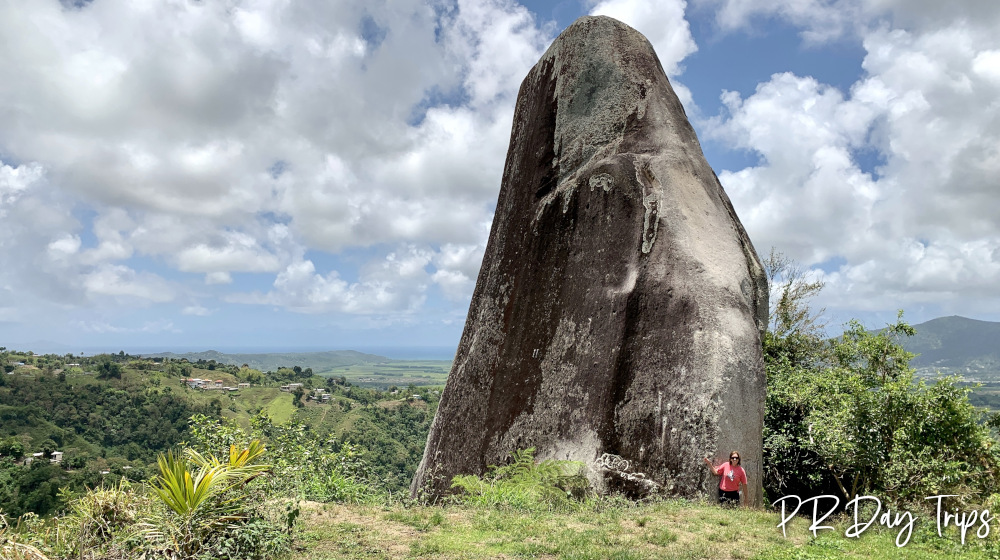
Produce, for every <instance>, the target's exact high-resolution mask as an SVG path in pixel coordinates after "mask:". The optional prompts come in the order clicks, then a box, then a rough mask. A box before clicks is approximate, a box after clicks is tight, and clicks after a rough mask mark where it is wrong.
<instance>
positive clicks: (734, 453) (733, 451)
mask: <svg viewBox="0 0 1000 560" xmlns="http://www.w3.org/2000/svg"><path fill="white" fill-rule="evenodd" d="M733 455H736V464H738V465H742V464H743V456H742V455H740V452H739V451H736V450H735V449H734V450H732V451H730V452H729V456H730V457H732V456H733ZM726 460H728V458H727V459H726Z"/></svg>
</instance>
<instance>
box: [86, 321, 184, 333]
mask: <svg viewBox="0 0 1000 560" xmlns="http://www.w3.org/2000/svg"><path fill="white" fill-rule="evenodd" d="M78 325H79V326H80V328H82V329H83V330H85V331H87V332H92V333H99V334H104V333H111V334H124V333H151V334H157V333H165V332H167V333H179V332H182V331H181V329H178V328H177V327H175V326H174V324H173V322H171V321H167V320H164V319H161V320H157V321H147V322H145V323H143V324H142V325H140V326H138V327H121V326H117V325H112V324H111V323H108V322H105V321H80V322H79V323H78Z"/></svg>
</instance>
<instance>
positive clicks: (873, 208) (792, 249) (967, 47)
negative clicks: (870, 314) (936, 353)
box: [709, 21, 1000, 313]
mask: <svg viewBox="0 0 1000 560" xmlns="http://www.w3.org/2000/svg"><path fill="white" fill-rule="evenodd" d="M863 35H864V46H865V49H866V50H867V56H866V57H865V59H864V64H863V67H864V70H865V71H866V75H865V76H864V77H863V78H862V79H861V80H859V81H858V82H857V83H855V84H854V86H853V87H852V88H851V91H850V94H849V95H847V96H844V95H843V94H841V93H840V92H839V91H837V90H836V89H834V88H832V87H829V86H825V85H823V84H820V83H818V82H817V81H816V80H815V79H813V78H810V77H798V76H794V75H791V74H787V73H786V74H776V75H774V76H772V77H771V80H770V81H768V82H766V83H763V84H760V85H759V86H758V87H757V90H756V92H755V93H754V94H752V95H750V96H748V97H747V98H745V99H743V98H741V97H740V96H739V95H738V94H735V93H727V94H725V95H724V96H723V102H724V105H725V107H726V114H724V115H722V116H720V117H719V118H717V119H715V120H714V121H712V122H711V123H710V126H709V130H710V134H711V135H713V136H714V137H715V138H717V139H720V140H723V141H725V142H727V143H729V144H730V145H732V146H734V147H739V148H742V149H746V150H753V151H756V152H757V153H759V154H760V155H761V156H762V158H763V161H762V163H761V164H760V165H758V166H755V167H749V168H746V169H742V170H737V171H725V172H722V173H720V179H721V180H722V183H723V185H724V186H725V187H726V190H727V192H728V193H729V194H730V195H731V197H732V199H733V202H734V205H735V207H736V209H737V212H738V213H739V215H740V217H741V219H742V220H743V223H744V224H745V225H746V226H747V229H748V231H749V232H750V234H751V236H752V238H753V239H754V242H755V245H756V246H757V248H758V249H760V250H761V251H762V252H766V249H767V247H769V246H776V247H778V248H780V249H782V250H784V251H786V252H787V253H789V254H790V255H791V256H793V257H795V258H797V259H799V260H801V261H802V262H804V263H805V264H807V265H818V264H821V263H824V262H825V261H829V260H830V259H834V258H836V259H839V260H838V261H834V262H841V261H842V262H844V264H842V265H838V266H837V270H833V271H831V272H830V273H829V274H827V275H826V276H825V279H826V281H827V289H826V290H825V292H824V295H823V298H824V301H825V302H826V304H827V306H828V307H834V308H840V309H868V310H883V309H885V308H887V307H904V308H905V307H906V306H907V305H918V306H919V305H924V304H939V305H941V306H942V309H951V310H952V311H951V312H958V311H959V310H961V311H964V312H967V313H968V312H975V310H974V309H970V308H971V307H974V306H970V305H969V304H968V302H969V301H970V300H973V299H976V298H978V299H979V300H980V301H988V300H990V299H992V298H995V287H996V286H997V285H1000V264H998V263H997V261H996V259H995V258H994V257H995V255H997V254H998V250H1000V223H998V222H997V221H996V219H995V212H994V211H993V208H994V207H996V205H997V201H996V192H997V191H996V177H997V176H998V173H1000V105H998V104H997V103H996V102H995V100H996V99H997V96H998V95H1000V89H998V88H1000V84H998V83H997V81H996V80H995V79H994V78H995V77H994V76H993V74H992V72H991V70H990V69H988V67H987V66H986V65H987V64H988V61H990V60H992V57H993V56H994V54H993V53H995V52H997V49H998V47H1000V39H997V37H996V35H995V34H994V33H992V32H987V31H985V30H983V29H981V28H980V27H979V26H978V25H971V24H969V23H967V22H965V21H952V22H943V23H942V24H940V25H939V26H938V27H936V28H933V27H923V28H921V29H920V30H919V31H914V30H907V29H899V28H890V27H888V26H881V27H875V28H872V29H871V30H868V31H864V32H863ZM984 61H987V62H984ZM865 152H868V153H874V154H877V155H878V157H879V159H880V160H881V161H880V163H879V164H878V165H877V166H876V169H875V171H876V173H875V174H874V175H871V174H868V173H865V172H863V171H862V169H861V165H860V164H859V161H861V160H860V159H859V154H862V153H865Z"/></svg>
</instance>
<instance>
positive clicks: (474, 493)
mask: <svg viewBox="0 0 1000 560" xmlns="http://www.w3.org/2000/svg"><path fill="white" fill-rule="evenodd" d="M534 455H535V449H534V448H530V449H524V450H520V451H515V452H514V453H513V454H512V455H511V463H510V464H509V465H506V466H502V467H497V466H491V467H490V468H489V471H488V472H487V473H486V475H485V476H483V477H482V478H480V477H478V476H475V475H460V476H456V477H455V478H453V479H452V483H451V487H452V488H454V489H456V490H459V491H460V493H459V494H456V495H455V496H453V498H452V499H453V500H455V501H456V502H459V503H466V504H473V505H478V506H485V507H489V508H495V507H509V508H513V509H523V510H536V509H563V508H566V507H568V506H570V505H571V504H572V503H573V501H574V500H580V499H582V498H584V497H586V495H587V494H588V491H589V488H590V485H589V483H588V481H587V477H586V476H584V475H583V469H584V465H583V463H579V462H575V461H555V460H546V461H541V462H540V463H535V459H534Z"/></svg>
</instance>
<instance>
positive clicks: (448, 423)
mask: <svg viewBox="0 0 1000 560" xmlns="http://www.w3.org/2000/svg"><path fill="white" fill-rule="evenodd" d="M766 318H767V287H766V280H765V278H764V274H763V269H762V267H761V265H760V260H759V258H758V257H757V254H756V252H755V251H754V248H753V246H752V244H751V243H750V239H749V238H748V237H747V235H746V232H745V231H744V230H743V227H742V225H741V224H740V222H739V219H738V218H737V217H736V213H735V212H734V210H733V207H732V204H731V203H730V201H729V198H728V197H727V196H726V193H725V191H724V190H723V189H722V186H721V185H720V184H719V181H718V179H717V178H716V176H715V173H714V172H713V171H712V169H711V167H709V165H708V163H707V162H706V161H705V158H704V156H703V154H702V152H701V147H700V145H699V143H698V139H697V137H696V135H695V132H694V130H693V129H692V127H691V125H690V123H688V121H687V117H686V116H685V114H684V109H683V107H682V106H681V104H680V102H679V101H678V99H677V96H676V95H675V94H674V92H673V90H672V88H671V87H670V84H669V82H668V80H667V78H666V76H665V74H664V72H663V69H662V67H661V66H660V63H659V60H658V59H657V58H656V54H655V53H654V52H653V49H652V47H651V46H650V45H649V43H648V41H646V39H645V38H644V37H643V36H642V35H641V34H639V33H638V32H637V31H635V30H634V29H632V28H630V27H628V26H626V25H624V24H622V23H621V22H618V21H616V20H613V19H610V18H606V17H584V18H581V19H580V20H578V21H577V22H576V23H574V24H573V25H572V26H570V27H569V28H568V29H567V30H566V31H565V32H563V34H562V35H560V37H559V38H558V39H556V41H555V42H554V43H553V44H552V46H551V47H550V48H549V49H548V51H547V52H546V53H545V55H544V56H543V57H542V59H541V60H540V61H539V62H538V64H536V65H535V67H534V68H533V69H532V70H531V72H530V73H529V74H528V76H527V77H526V78H525V79H524V82H523V83H522V84H521V89H520V92H519V95H518V102H517V108H516V110H515V116H514V124H513V129H512V131H511V140H510V150H509V151H508V154H507V161H506V164H505V168H504V175H503V181H502V185H501V190H500V198H499V200H498V203H497V209H496V216H495V218H494V221H493V228H492V231H491V233H490V239H489V244H488V246H487V249H486V254H485V257H484V259H483V266H482V268H481V270H480V273H479V278H478V281H477V283H476V289H475V292H474V294H473V298H472V303H471V306H470V308H469V315H468V319H467V321H466V324H465V330H464V332H463V334H462V339H461V342H460V344H459V348H458V352H457V354H456V356H455V362H454V365H453V367H452V371H451V374H450V376H449V378H448V382H447V386H446V387H445V391H444V394H443V395H442V398H441V403H440V405H439V407H438V412H437V416H436V417H435V419H434V424H433V426H432V428H431V432H430V436H429V438H428V441H427V447H426V449H425V451H424V458H423V461H422V462H421V464H420V467H419V470H418V471H417V475H416V477H415V478H414V481H413V490H414V492H418V491H419V490H421V489H423V490H424V491H427V492H429V493H431V494H433V495H439V494H442V493H446V492H448V489H449V483H450V479H451V477H453V476H454V475H456V474H463V473H482V472H483V471H484V470H485V469H486V467H487V466H488V465H490V464H500V463H502V462H503V461H504V460H505V458H506V457H507V456H508V454H509V453H510V452H512V451H514V450H517V449H523V448H527V447H536V448H537V450H538V457H539V458H542V459H546V458H558V459H572V460H577V461H583V462H585V463H587V464H588V465H591V466H592V467H593V468H592V470H591V473H590V476H591V480H592V482H593V483H594V484H595V486H597V487H598V488H600V489H604V490H607V489H609V488H608V487H607V486H608V484H612V485H613V484H614V482H613V480H611V479H610V478H609V477H607V476H605V475H604V474H603V473H602V471H601V470H600V469H599V468H597V467H596V466H595V461H596V460H597V458H599V457H600V456H601V455H602V454H604V453H611V454H614V455H620V456H622V457H624V458H626V459H628V460H629V461H631V463H632V471H633V472H642V473H645V474H646V476H647V477H648V478H650V479H652V480H653V481H655V482H657V483H658V484H660V485H661V486H662V487H663V488H665V489H666V490H667V491H668V492H669V493H671V494H674V495H682V496H698V495H703V494H706V493H714V488H715V486H716V484H717V479H716V478H715V477H713V476H711V475H710V473H709V472H708V470H707V469H706V468H705V467H704V464H703V463H702V462H701V458H702V457H704V456H712V457H715V458H716V459H717V460H719V461H721V460H722V458H723V457H726V456H727V455H726V454H727V453H728V452H729V450H730V449H739V450H740V451H741V452H742V454H743V458H744V466H745V467H746V468H747V472H748V474H749V476H750V478H751V482H752V484H751V493H750V496H749V498H750V501H751V502H752V503H759V502H760V500H761V496H760V489H759V487H760V484H759V481H760V459H761V426H762V423H763V403H764V390H765V387H764V370H763V361H762V357H761V347H760V336H761V333H762V329H763V328H764V326H765V323H766Z"/></svg>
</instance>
